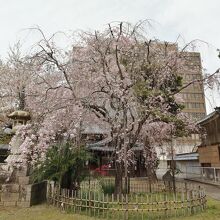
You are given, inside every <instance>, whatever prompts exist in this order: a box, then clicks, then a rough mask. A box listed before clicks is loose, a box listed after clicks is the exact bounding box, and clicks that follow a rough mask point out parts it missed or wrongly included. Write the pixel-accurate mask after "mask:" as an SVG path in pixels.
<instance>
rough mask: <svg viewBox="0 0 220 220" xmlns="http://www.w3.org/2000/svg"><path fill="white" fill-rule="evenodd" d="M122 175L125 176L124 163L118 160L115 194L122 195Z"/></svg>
mask: <svg viewBox="0 0 220 220" xmlns="http://www.w3.org/2000/svg"><path fill="white" fill-rule="evenodd" d="M122 176H123V172H122V165H121V164H120V163H118V162H116V163H115V190H114V194H115V196H116V195H117V194H118V195H121V194H122V182H123V181H122Z"/></svg>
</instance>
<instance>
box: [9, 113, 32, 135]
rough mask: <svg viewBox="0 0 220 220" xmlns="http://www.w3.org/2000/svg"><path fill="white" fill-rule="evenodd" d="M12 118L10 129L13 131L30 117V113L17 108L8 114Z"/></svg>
mask: <svg viewBox="0 0 220 220" xmlns="http://www.w3.org/2000/svg"><path fill="white" fill-rule="evenodd" d="M8 118H10V119H12V120H13V125H12V129H13V130H14V131H15V130H16V127H17V126H19V125H25V124H26V123H27V121H29V120H30V119H31V116H30V113H29V112H27V111H23V110H17V111H14V112H12V113H11V114H9V115H8Z"/></svg>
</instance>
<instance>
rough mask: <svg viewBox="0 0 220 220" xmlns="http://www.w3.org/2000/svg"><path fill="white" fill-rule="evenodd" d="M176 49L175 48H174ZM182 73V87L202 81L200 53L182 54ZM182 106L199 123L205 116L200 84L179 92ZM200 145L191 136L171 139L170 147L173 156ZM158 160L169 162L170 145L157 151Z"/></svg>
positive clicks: (194, 135)
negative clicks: (172, 150) (195, 81)
mask: <svg viewBox="0 0 220 220" xmlns="http://www.w3.org/2000/svg"><path fill="white" fill-rule="evenodd" d="M176 49H177V47H176ZM183 66H184V68H183V71H182V72H181V73H180V75H181V76H182V77H183V85H186V84H188V83H189V82H192V81H193V80H199V79H202V64H201V57H200V53H197V52H184V53H183ZM181 98H182V104H183V105H184V106H185V108H184V110H183V111H184V112H185V113H187V115H188V116H189V117H190V118H191V119H192V120H193V121H195V122H196V121H199V120H200V119H202V118H204V117H205V116H206V107H205V96H204V86H203V83H202V82H197V83H193V84H191V85H189V86H188V87H187V88H185V89H183V90H182V91H181ZM199 144H200V139H199V135H198V134H192V135H191V136H189V137H182V138H177V139H173V141H172V145H173V149H174V154H181V153H190V152H193V151H195V150H196V147H197V146H198V145H199ZM157 153H158V156H159V158H160V160H165V161H166V160H167V159H168V160H169V158H171V143H166V144H164V146H163V147H161V148H159V149H158V150H157Z"/></svg>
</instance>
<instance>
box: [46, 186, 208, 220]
mask: <svg viewBox="0 0 220 220" xmlns="http://www.w3.org/2000/svg"><path fill="white" fill-rule="evenodd" d="M92 184H93V187H95V186H96V183H94V182H93V183H92ZM145 185H147V183H146V182H145ZM90 187H91V186H90ZM93 187H91V188H90V190H89V191H88V190H85V188H81V189H80V190H79V191H70V190H67V189H59V188H56V187H54V188H53V187H51V186H50V185H49V190H48V203H49V204H51V205H53V206H56V207H58V208H60V209H61V210H63V211H67V212H73V213H78V214H83V215H88V216H93V217H95V218H100V219H120V220H122V219H125V220H127V219H141V220H143V219H164V218H166V217H167V218H169V217H172V216H186V215H192V214H194V213H197V212H201V211H203V210H204V209H205V207H206V196H205V192H204V190H203V189H201V188H200V187H198V186H197V187H195V186H193V185H187V184H182V183H178V184H177V187H176V190H177V192H176V193H175V194H174V193H173V192H169V191H166V190H165V187H164V185H162V184H161V183H160V184H154V186H153V187H154V188H153V189H152V188H151V192H149V191H148V192H147V191H146V189H147V187H146V188H144V186H143V184H139V185H138V183H137V182H135V186H132V182H131V187H135V189H137V191H138V192H136V193H130V194H127V195H113V194H111V195H109V194H104V193H103V192H100V191H95V190H94V191H93V190H92V188H93ZM149 188H150V187H149V186H148V189H149ZM142 189H144V192H141V190H142Z"/></svg>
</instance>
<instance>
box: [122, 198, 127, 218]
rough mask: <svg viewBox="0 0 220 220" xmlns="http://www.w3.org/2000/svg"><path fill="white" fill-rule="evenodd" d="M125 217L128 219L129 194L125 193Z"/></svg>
mask: <svg viewBox="0 0 220 220" xmlns="http://www.w3.org/2000/svg"><path fill="white" fill-rule="evenodd" d="M122 203H123V201H122ZM124 219H125V220H128V194H126V195H125V218H124Z"/></svg>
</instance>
